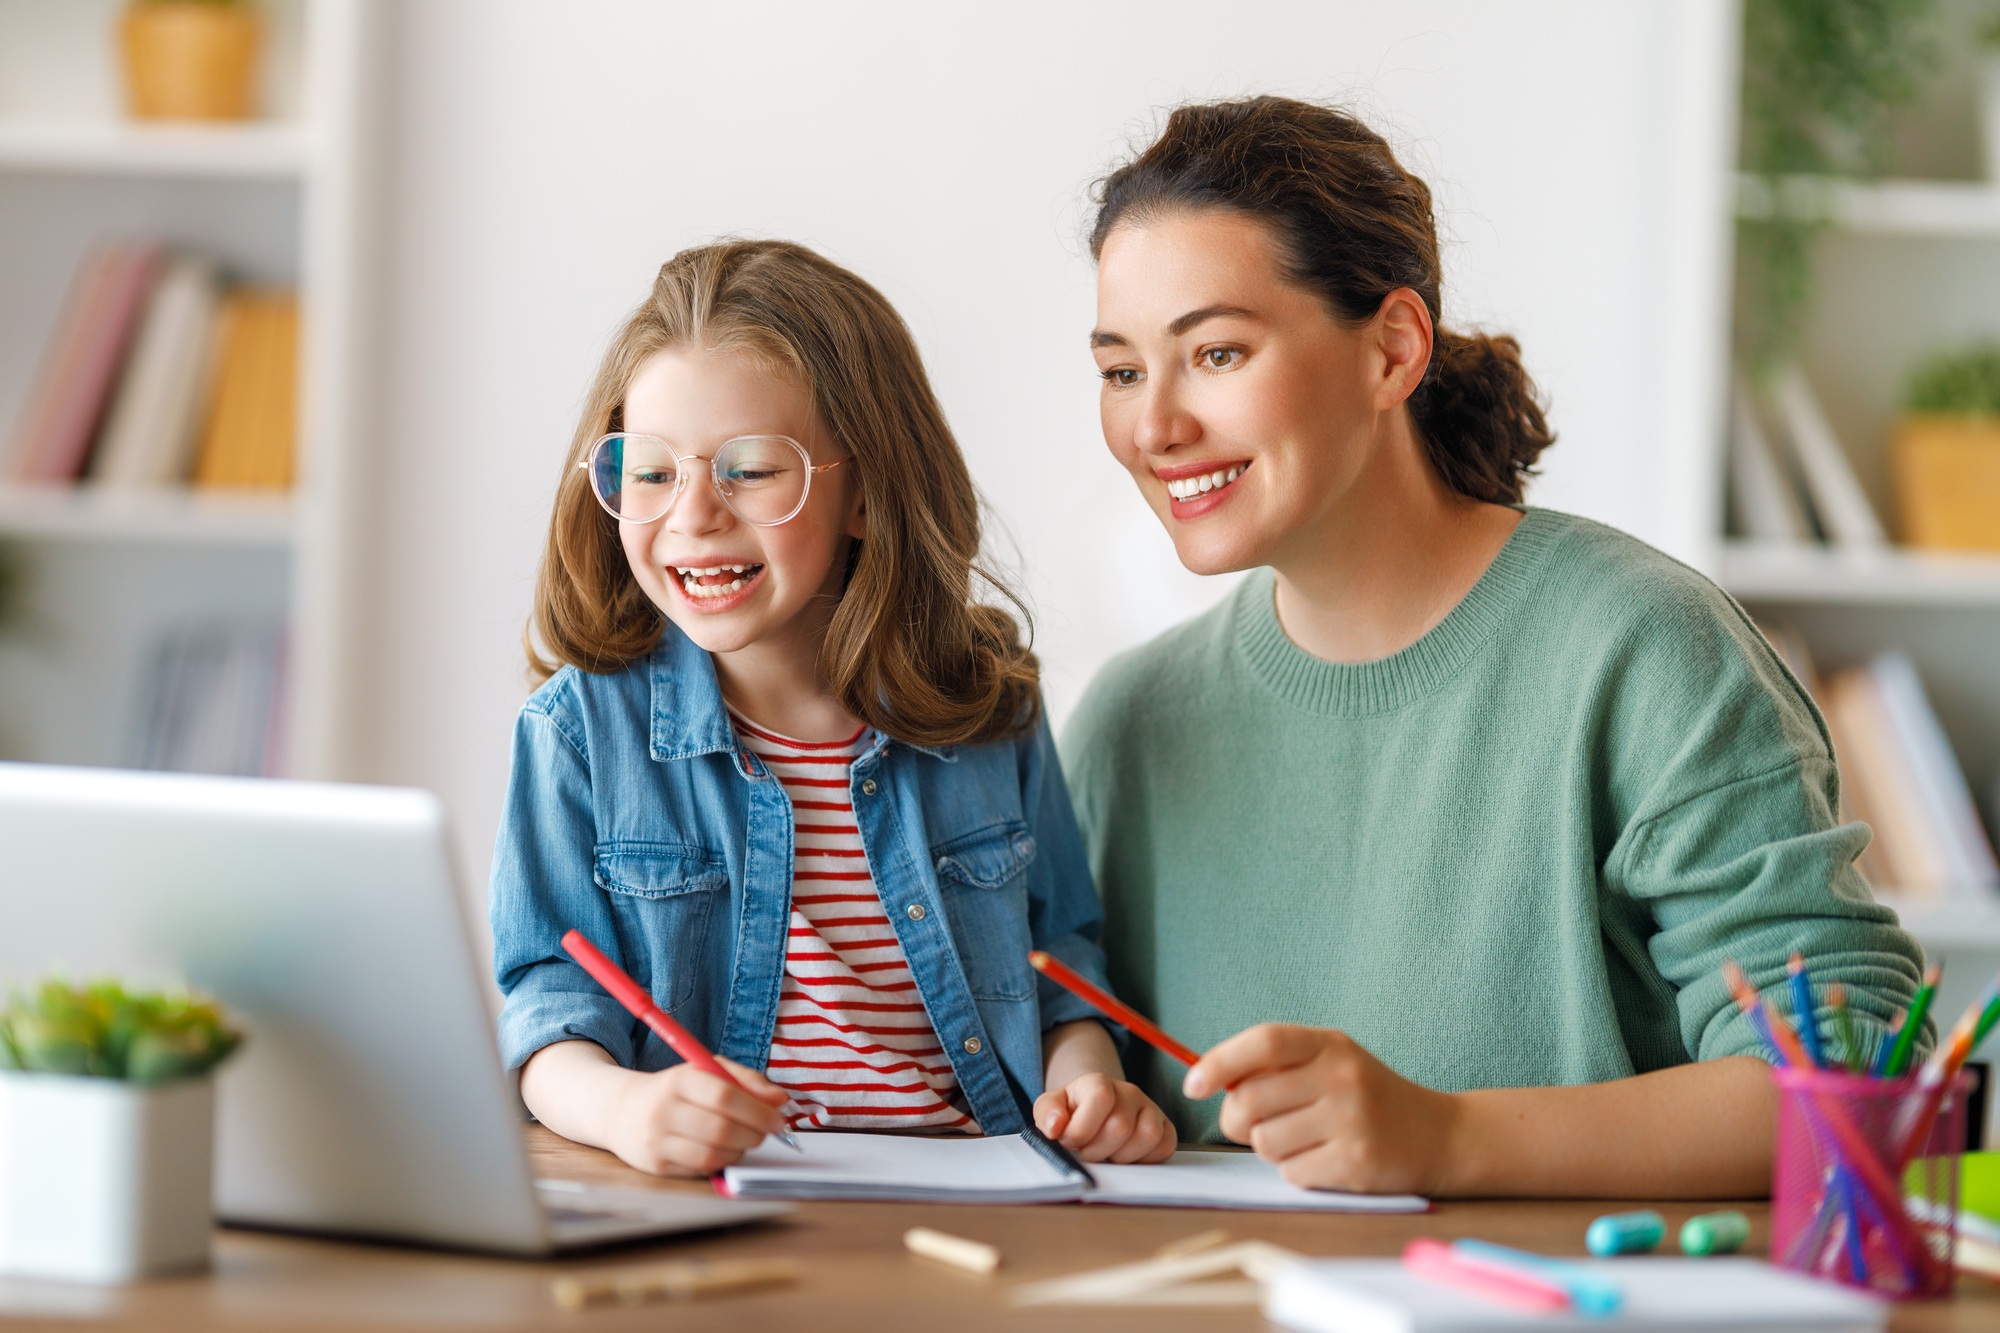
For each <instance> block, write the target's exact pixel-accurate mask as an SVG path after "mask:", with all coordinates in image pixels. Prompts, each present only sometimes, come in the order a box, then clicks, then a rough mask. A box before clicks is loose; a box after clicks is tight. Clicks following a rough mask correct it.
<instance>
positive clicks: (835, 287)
mask: <svg viewBox="0 0 2000 1333" xmlns="http://www.w3.org/2000/svg"><path fill="white" fill-rule="evenodd" d="M677 347H701V348H705V349H709V350H713V351H732V352H745V353H748V354H750V355H753V356H757V357H759V358H761V359H763V360H764V361H766V362H768V363H769V364H770V365H771V366H772V367H773V368H774V369H777V370H779V371H780V372H782V373H789V374H792V375H795V376H797V378H798V379H799V381H800V382H801V383H802V384H803V385H804V386H805V388H806V389H807V390H808V391H809V392H810V393H811V394H812V398H813V403H814V405H815V406H816V407H817V408H818V410H819V415H820V419H821V420H823V421H824V422H826V424H827V425H828V426H829V427H830V428H831V430H832V431H833V434H834V438H835V439H836V440H838V441H839V443H840V444H841V446H842V447H843V448H845V449H846V450H847V452H848V453H850V454H852V455H853V458H854V463H853V467H854V470H855V472H856V473H857V474H858V475H859V480H860V485H861V492H862V497H863V503H864V504H865V506H866V509H867V514H868V536H867V539H866V540H865V541H862V542H860V543H858V547H857V549H856V551H855V553H854V555H853V557H852V559H851V562H850V571H849V574H848V579H847V587H846V590H845V592H844V593H843V594H842V596H841V599H840V605H839V606H838V607H837V608H836V609H835V611H834V614H833V620H832V624H831V626H830V627H829V629H828V631H827V636H826V644H825V647H824V648H823V649H822V651H821V654H820V673H821V675H822V676H823V677H824V679H825V680H826V682H827V684H828V687H829V688H830V689H831V691H832V693H833V695H834V697H835V698H837V699H838V700H839V701H840V703H841V705H842V706H843V707H845V708H846V709H847V710H848V712H850V713H852V714H853V715H854V716H856V717H858V718H860V719H862V720H863V721H864V722H867V723H868V724H869V725H870V726H873V727H875V728H877V729H878V730H880V731H883V732H885V733H887V734H888V735H890V736H893V737H895V738H896V739H898V740H902V741H906V742H910V743H914V744H918V745H957V744H973V743H978V742H981V741H988V740H995V739H998V738H1000V737H1003V736H1007V735H1012V734H1015V733H1018V732H1019V731H1021V730H1023V729H1024V728H1026V727H1028V726H1030V725H1032V724H1033V723H1034V721H1035V718H1036V714H1037V708H1038V700H1039V698H1040V695H1039V691H1038V672H1037V668H1036V663H1035V657H1034V654H1033V653H1032V652H1030V651H1029V650H1028V648H1027V646H1026V645H1024V644H1023V643H1022V641H1021V634H1020V627H1019V625H1018V624H1017V623H1016V622H1015V620H1014V618H1013V616H1012V615H1010V614H1008V612H1006V611H1004V610H1002V609H1001V608H999V607H997V606H989V605H985V604H982V603H980V602H977V601H975V600H973V596H972V592H973V586H972V585H973V579H974V577H975V576H977V577H979V578H980V579H982V580H984V581H986V582H987V583H988V584H989V585H991V586H992V587H993V588H994V589H995V590H996V591H998V592H999V593H1000V595H1002V596H1003V597H1005V598H1007V599H1008V600H1009V601H1011V602H1012V603H1013V604H1014V606H1015V607H1016V608H1017V609H1019V610H1021V611H1022V613H1023V615H1024V617H1025V614H1026V610H1025V607H1023V606H1022V603H1021V601H1020V599H1019V598H1018V597H1017V596H1015V595H1014V594H1013V593H1012V592H1011V591H1009V590H1008V589H1007V587H1006V586H1005V585H1004V584H1003V583H1001V582H1000V581H999V580H998V579H997V578H995V577H993V576H992V575H990V574H988V573H987V572H986V571H984V570H982V569H980V568H979V566H978V565H977V563H976V562H977V559H978V555H979V542H980V528H979V500H978V496H977V495H976V493H975V492H974V490H973V487H972V478H971V476H970V475H969V474H968V473H967V471H966V468H965V458H964V456H963V455H962V454H961V453H960V452H959V448H958V442H957V441H956V440H955V439H954V438H953V437H952V433H951V428H950V427H949V426H947V425H946V424H945V419H944V412H943V410H942V409H941V408H940V407H939V406H938V401H937V397H936V395H935V394H934V393H933V392H932V391H931V385H930V379H929V377H928V376H927V375H926V374H925V373H924V367H923V362H922V360H921V358H919V357H918V355H917V348H916V344H915V342H914V341H913V340H912V339H911V337H910V331H909V329H908V328H907V327H906V326H905V325H904V323H903V321H902V319H901V317H900V316H898V315H897V314H896V311H895V309H894V308H893V307H892V306H891V305H890V304H889V303H888V301H887V300H885V299H884V298H883V296H882V294H881V293H880V292H878V291H876V290H875V289H874V288H873V287H871V286H869V285H868V284H867V283H866V282H864V281H862V280H861V279H860V278H859V277H857V276H855V275H854V274H853V273H850V272H849V271H848V270H846V269H844V268H841V267H840V266H839V265H838V264H834V263H832V262H831V261H829V260H827V259H825V258H823V257H821V256H820V255H818V254H815V253H814V252H813V251H811V250H808V249H807V248H805V247H804V246H802V245H794V244H792V243H790V242H787V241H725V242H721V243H718V244H715V245H705V246H700V247H698V248H695V249H691V250H683V251H681V252H680V253H679V254H677V255H675V256H674V257H673V258H672V259H670V260H668V261H667V262H666V263H665V264H663V265H661V267H660V272H659V276H658V277H657V278H656V279H655V280H654V282H653V291H652V294H651V296H649V297H648V298H647V299H646V301H645V302H644V303H643V304H642V305H640V307H639V308H638V309H637V310H635V311H633V312H632V316H631V318H630V319H628V320H626V321H625V325H624V327H623V328H622V329H620V330H619V332H618V335H617V337H615V338H614V339H613V340H612V344H611V348H610V350H609V351H608V352H607V353H606V354H605V357H604V362H603V364H602V365H601V366H600V367H599V368H598V371H597V377H596V379H595V380H594V381H593V382H592V384H591V388H590V396H589V399H588V401H587V403H586V404H585V406H584V410H583V415H582V419H581V420H580V421H579V422H578V423H577V428H576V434H575V436H574V437H573V438H572V440H571V441H570V448H569V453H568V456H567V459H566V461H565V462H564V465H563V473H562V481H561V483H560V485H559V486H558V488H557V491H556V504H555V514H554V517H553V519H552V521H551V523H550V525H549V540H548V548H547V550H546V551H545V553H544V555H543V557H542V566H541V571H540V573H539V575H538V576H537V578H536V584H535V609H534V618H533V621H532V622H531V625H530V627H529V631H528V633H527V635H526V647H527V652H528V661H529V663H530V666H531V668H532V669H533V671H534V673H535V675H536V677H537V678H538V679H546V678H547V677H548V676H549V675H551V674H552V673H553V672H554V671H555V670H556V669H557V667H558V666H560V665H561V664H563V663H569V664H571V665H573V666H575V667H577V668H578V669H580V670H583V671H590V672H612V671H618V670H621V669H623V668H624V667H626V666H629V665H630V664H631V663H633V662H635V661H638V660H639V659H640V658H643V657H645V656H646V655H647V654H648V653H650V652H651V651H652V650H653V647H654V645H655V644H656V643H657V642H658V641H659V636H660V632H661V628H662V620H663V617H662V615H661V613H660V610H659V608H657V607H656V606H654V605H653V603H652V601H651V599H649V598H648V597H647V596H646V594H645V592H644V591H643V590H641V589H640V587H639V585H638V583H637V581H636V580H634V579H633V577H632V571H631V568H630V566H629V565H628V564H627V563H626V558H625V552H624V549H623V547H622V546H621V545H620V543H619V537H618V524H617V521H616V520H615V519H613V518H612V517H611V516H610V515H609V514H607V513H605V512H604V510H603V509H602V508H600V507H599V506H598V504H597V501H596V498H595V497H594V496H593V495H592V494H591V490H590V483H589V481H588V479H587V478H586V476H585V475H584V473H583V471H582V470H581V469H579V468H578V467H577V463H578V462H579V461H580V460H582V459H583V458H584V457H586V456H587V455H588V453H589V450H590V448H591V447H592V445H594V444H595V443H596V442H597V440H598V439H599V438H601V437H602V436H604V435H605V434H607V433H609V432H611V431H615V430H617V429H619V428H620V426H621V424H622V421H621V418H622V405H623V401H624V396H625V390H626V386H627V385H629V384H630V383H631V382H632V377H633V376H634V375H635V374H636V373H637V372H638V370H639V367H640V366H641V364H643V363H644V362H645V361H646V359H647V358H648V357H651V356H653V355H654V354H655V353H658V352H661V351H665V350H668V349H670V348H677Z"/></svg>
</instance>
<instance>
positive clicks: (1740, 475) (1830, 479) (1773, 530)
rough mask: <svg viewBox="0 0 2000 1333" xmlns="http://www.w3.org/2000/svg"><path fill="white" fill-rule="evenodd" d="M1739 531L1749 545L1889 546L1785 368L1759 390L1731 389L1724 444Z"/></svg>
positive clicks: (1798, 378) (1801, 380) (1811, 400)
mask: <svg viewBox="0 0 2000 1333" xmlns="http://www.w3.org/2000/svg"><path fill="white" fill-rule="evenodd" d="M1729 498H1730V509H1731V513H1732V516H1733V520H1734V527H1735V529H1736V532H1737V533H1738V534H1739V535H1741V536H1744V537H1748V538H1750V539H1751V540H1753V541H1760V542H1783V543H1808V544H1814V543H1821V542H1824V543H1825V544H1827V545H1829V546H1837V547H1844V548H1848V549H1861V550H1870V549H1879V548H1881V547H1883V546H1886V545H1887V544H1888V535H1887V533H1886V532H1884V530H1883V527H1882V520H1881V518H1880V516H1879V515H1877V514H1876V512H1875V507H1874V506H1873V505H1872V504H1870V503H1869V501H1868V496H1867V493H1866V492H1865V491H1863V490H1862V488H1861V482H1860V480H1859V479H1858V478H1857V477H1856V476H1855V473H1854V467H1853V465H1852V464H1851V463H1849V462H1848V458H1847V452H1846V450H1845V449H1843V448H1842V447H1841V443H1840V440H1839V438H1838V437H1837V436H1835V435H1834V433H1833V426H1832V425H1831V424H1830V423H1829V422H1828V421H1827V418H1826V413H1825V411H1824V410H1822V409H1821V407H1820V404H1819V399H1818V397H1817V396H1815V395H1814V393H1813V390H1812V385H1811V384H1810V383H1809V382H1808V381H1807V379H1806V377H1805V373H1804V372H1803V371H1801V370H1800V369H1799V368H1798V367H1797V366H1790V367H1787V368H1785V369H1783V370H1781V371H1779V372H1778V373H1777V374H1775V375H1773V376H1772V378H1771V380H1770V383H1769V384H1768V385H1766V386H1763V387H1762V389H1761V390H1760V389H1756V388H1753V387H1752V386H1750V385H1748V384H1744V383H1739V384H1738V385H1737V387H1736V400H1735V406H1734V412H1733V415H1732V421H1731V429H1730V442H1729Z"/></svg>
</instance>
